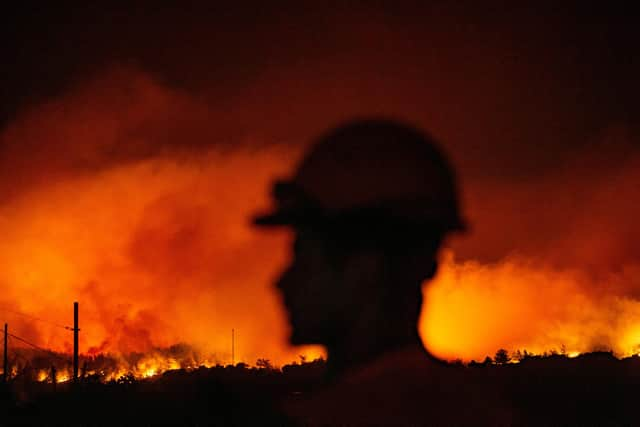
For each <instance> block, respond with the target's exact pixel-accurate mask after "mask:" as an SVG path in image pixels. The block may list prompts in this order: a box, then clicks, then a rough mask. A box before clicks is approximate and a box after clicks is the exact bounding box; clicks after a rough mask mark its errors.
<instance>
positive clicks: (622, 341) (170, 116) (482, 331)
mask: <svg viewBox="0 0 640 427" xmlns="http://www.w3.org/2000/svg"><path fill="white" fill-rule="evenodd" d="M114 87H115V88H116V89H113V88H114ZM214 117H215V115H214V112H213V111H211V110H209V109H208V107H207V106H206V105H202V104H201V103H199V102H198V101H197V100H194V99H191V98H190V97H188V96H187V95H185V94H184V93H182V92H179V91H175V90H170V89H167V88H164V87H162V86H161V85H159V84H157V83H156V82H154V81H153V80H152V79H150V78H148V77H147V76H145V75H141V74H139V73H125V74H124V75H121V74H118V75H117V76H116V77H113V78H112V77H104V78H102V79H99V80H98V81H97V82H94V83H92V84H88V85H85V86H82V87H80V88H79V89H77V90H75V91H74V92H72V93H71V94H69V95H67V96H65V97H62V98H60V99H57V100H55V101H52V102H50V103H49V104H45V105H42V106H39V107H38V108H35V109H33V110H31V111H27V112H25V113H23V114H22V115H21V116H20V117H19V118H18V119H17V120H16V121H15V123H13V124H12V125H11V126H9V127H8V128H7V129H6V130H5V131H4V132H3V133H2V134H1V135H0V141H1V142H2V143H3V144H4V146H5V147H6V149H5V154H6V155H7V156H9V157H11V156H13V157H11V159H10V161H5V163H6V165H5V166H7V167H9V166H11V167H13V168H15V171H14V172H13V174H12V179H14V181H15V182H14V181H12V183H13V184H12V186H11V185H5V187H6V189H7V190H6V193H7V194H8V195H6V197H5V195H4V194H3V199H2V203H0V235H2V239H0V284H1V285H2V290H3V291H2V294H0V306H2V307H5V308H10V309H12V310H16V311H21V312H25V313H30V314H32V315H35V316H38V317H40V318H43V319H47V320H50V321H53V322H55V323H57V324H59V325H63V326H70V325H71V323H72V320H73V315H72V303H73V301H79V303H80V328H81V332H80V346H81V352H82V353H83V354H87V355H96V354H100V353H109V354H114V355H122V354H126V353H130V352H141V353H143V354H144V357H143V358H142V359H140V361H138V362H137V363H136V364H134V365H133V366H127V367H126V369H124V368H123V369H120V370H118V369H116V370H115V371H112V372H109V373H105V374H108V375H107V376H108V378H118V377H120V376H121V375H123V374H126V373H127V372H129V370H130V371H132V372H133V373H134V374H135V375H136V376H140V377H150V376H153V375H156V374H158V373H160V372H163V371H165V370H168V369H177V368H181V367H182V368H195V367H197V366H200V365H203V366H214V365H216V364H222V365H226V364H228V363H230V362H231V329H232V328H233V329H235V331H236V347H235V360H236V362H238V361H243V362H247V363H250V364H251V363H253V362H255V360H256V359H258V358H268V359H270V360H271V361H272V362H274V363H275V364H276V365H282V364H284V363H288V362H291V361H294V360H297V359H298V355H300V354H304V355H306V356H307V359H308V360H313V359H315V358H317V357H319V356H322V355H324V352H323V349H321V348H318V347H308V348H291V347H289V346H288V345H287V344H286V338H287V335H288V331H287V325H286V320H285V318H284V316H283V313H282V309H281V307H280V302H279V300H278V296H277V294H276V293H275V291H274V290H273V288H272V285H271V283H272V282H273V279H274V277H275V275H276V274H277V273H278V271H279V269H281V268H282V267H283V266H284V265H285V263H286V260H287V256H288V244H289V238H290V236H288V235H286V234H283V233H280V232H277V233H269V232H267V233H265V232H256V231H254V230H252V229H251V227H250V226H249V223H248V220H249V217H250V216H251V215H252V214H253V213H255V212H256V211H258V210H260V208H261V207H265V206H266V205H267V203H268V199H267V197H268V193H267V189H268V187H269V183H270V182H271V180H272V179H273V178H274V177H276V176H282V175H284V174H286V173H287V172H288V171H290V170H291V167H292V165H293V164H294V163H295V161H296V159H297V158H298V157H299V155H300V152H301V150H302V148H303V147H299V148H295V149H294V148H291V147H290V146H284V145H282V146H278V145H264V146H263V142H264V141H261V140H260V138H259V137H258V136H255V137H251V136H246V138H248V139H251V141H248V143H247V144H246V145H242V144H240V145H239V146H238V147H237V148H234V149H233V150H231V149H229V148H228V147H227V146H225V145H224V141H222V142H220V143H217V142H215V141H214V142H213V143H211V141H205V142H206V144H205V143H203V144H199V143H198V141H192V140H194V139H195V140H198V139H199V138H204V139H210V138H214V137H215V120H213V118H214ZM205 125H206V126H207V127H211V128H213V129H214V130H213V131H212V130H206V129H202V128H200V127H201V126H205ZM199 126H200V127H199ZM167 135H169V136H167ZM169 137H173V138H178V139H180V138H182V137H184V138H185V139H189V143H185V144H186V145H187V148H185V149H175V148H170V147H171V146H170V145H166V146H163V145H162V143H163V142H162V141H163V138H169ZM252 138H254V139H255V140H253V139H252ZM41 140H50V141H51V143H50V144H49V147H50V148H49V150H50V152H40V151H38V150H36V149H34V148H33V147H38V145H37V144H38V143H39V141H41ZM189 144H191V145H189ZM0 146H2V144H0ZM25 147H26V148H25ZM51 147H53V148H51ZM256 147H258V148H256ZM7 153H8V154H7ZM113 153H117V154H113ZM29 156H30V157H29ZM7 167H5V169H7ZM5 187H3V188H5ZM604 200H605V201H606V199H604ZM598 215H604V214H603V213H602V212H600V213H599V214H598ZM469 216H470V217H471V218H472V219H473V218H474V212H470V215H469ZM499 220H500V218H494V219H492V221H495V222H496V223H497V221H499ZM492 224H493V223H492ZM580 225H581V227H584V228H588V227H589V226H590V224H588V223H585V224H580ZM593 229H594V230H595V231H598V232H599V233H600V234H599V235H602V236H604V235H605V234H606V232H607V230H604V231H603V230H600V229H598V228H597V227H596V226H593ZM593 236H595V234H591V235H590V238H592V239H594V238H595V237H593ZM602 241H604V242H605V243H607V244H609V246H613V244H611V241H610V240H604V239H601V240H599V241H598V242H602ZM597 244H599V243H597V242H596V243H590V244H588V245H587V244H584V245H582V244H578V243H575V245H577V249H576V250H575V251H573V252H571V251H570V247H569V246H568V244H567V243H565V242H563V244H562V245H558V249H557V250H558V252H559V253H560V255H563V254H566V257H570V255H573V256H577V257H578V259H585V258H586V257H592V256H595V255H593V254H596V253H598V251H597V250H596V249H597ZM594 248H595V249H594ZM576 254H577V255H576ZM555 255H557V254H555ZM639 273H640V268H638V267H637V266H634V265H628V266H625V268H624V269H622V270H620V271H617V272H616V273H610V274H609V273H607V274H604V275H600V276H598V277H597V278H594V277H591V276H589V275H588V274H586V273H581V272H580V270H579V269H576V268H570V267H566V266H562V267H559V266H557V265H556V264H553V263H549V262H546V261H545V258H544V257H541V256H534V255H530V254H527V255H521V256H513V257H504V258H502V259H500V260H498V261H496V262H495V263H481V262H477V261H469V260H465V261H458V260H456V258H455V256H454V254H453V252H451V251H449V252H445V253H444V254H443V261H442V265H441V269H440V273H439V274H438V276H437V278H436V280H435V281H434V283H431V284H429V285H428V287H426V288H425V308H424V310H423V313H422V318H421V322H420V330H421V334H422V337H423V339H424V340H425V342H426V344H427V347H428V348H429V349H430V350H432V351H433V352H434V353H435V354H437V355H438V356H440V357H444V358H457V357H460V358H463V359H471V358H475V359H482V358H484V356H486V355H493V354H494V353H495V351H496V350H497V349H498V348H501V347H503V348H506V349H508V350H509V351H512V350H516V349H527V350H528V351H530V352H543V351H546V350H552V349H555V350H559V349H560V347H561V346H564V347H565V348H566V351H567V353H568V354H569V355H575V354H577V353H579V352H585V351H590V350H593V349H599V348H611V349H613V350H614V351H615V352H616V353H617V354H618V355H628V354H633V353H637V352H638V350H639V347H638V346H639V345H640V303H639V302H638V301H636V300H635V299H633V298H632V297H630V296H625V294H624V292H611V293H609V292H607V291H606V290H603V289H607V290H610V289H617V290H620V289H623V290H624V289H632V288H633V287H634V286H636V284H638V279H637V278H638V277H640V274H639ZM639 288H640V286H639ZM2 315H3V316H5V315H6V316H7V317H6V321H8V322H9V324H10V327H11V331H12V333H14V334H16V335H18V336H21V337H23V338H26V339H28V340H31V341H32V342H35V343H37V344H38V345H40V346H43V347H47V348H50V349H53V350H55V351H58V352H64V353H67V354H68V353H70V352H71V349H72V334H71V332H70V331H68V330H64V329H62V328H59V327H56V326H54V325H51V324H46V323H44V324H43V323H38V322H33V321H31V320H29V319H25V318H21V317H18V316H13V315H12V314H10V313H4V312H2ZM177 343H187V344H189V345H190V346H192V347H193V348H195V349H196V350H197V351H198V352H200V354H201V357H200V358H199V359H198V360H196V361H194V362H193V363H190V364H188V365H187V366H184V365H181V364H180V363H179V362H178V361H177V360H175V359H171V358H167V357H164V356H162V355H158V354H156V353H154V351H155V350H156V349H157V348H163V347H168V346H171V345H174V344H177ZM124 365H125V364H123V366H124ZM47 375H48V373H46V372H40V373H39V374H38V378H40V379H41V380H45V379H46V378H47ZM65 378H66V379H68V378H69V373H68V372H66V371H65V372H62V371H61V372H59V374H58V381H61V382H62V381H64V379H65Z"/></svg>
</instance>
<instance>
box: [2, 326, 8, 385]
mask: <svg viewBox="0 0 640 427" xmlns="http://www.w3.org/2000/svg"><path fill="white" fill-rule="evenodd" d="M8 329H9V326H8V325H7V324H6V323H5V324H4V359H3V363H2V368H3V371H2V379H3V381H4V382H5V383H6V382H7V380H8V379H9V358H8V357H7V354H8V349H7V336H8V335H9V332H8V331H7V330H8Z"/></svg>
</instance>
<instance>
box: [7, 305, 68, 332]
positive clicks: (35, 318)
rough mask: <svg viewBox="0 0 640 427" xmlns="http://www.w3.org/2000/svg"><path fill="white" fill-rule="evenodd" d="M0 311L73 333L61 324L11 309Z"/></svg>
mask: <svg viewBox="0 0 640 427" xmlns="http://www.w3.org/2000/svg"><path fill="white" fill-rule="evenodd" d="M0 310H2V311H5V312H8V313H13V314H17V315H18V316H23V317H27V318H29V319H32V320H37V321H38V322H44V323H48V324H50V325H53V326H56V327H58V328H62V329H66V330H68V331H73V328H72V327H70V326H64V325H61V324H59V323H56V322H52V321H50V320H46V319H42V318H40V317H36V316H33V315H31V314H27V313H22V312H20V311H16V310H12V309H10V308H6V307H0Z"/></svg>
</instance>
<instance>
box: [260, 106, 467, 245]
mask: <svg viewBox="0 0 640 427" xmlns="http://www.w3.org/2000/svg"><path fill="white" fill-rule="evenodd" d="M273 197H274V199H275V205H276V206H275V210H274V211H273V212H271V213H268V214H265V215H260V216H258V217H256V218H255V219H254V223H255V224H257V225H261V226H274V225H291V226H299V225H303V224H312V223H315V224H328V223H332V222H335V221H341V222H344V221H346V222H349V223H354V224H355V223H359V224H362V223H363V221H364V222H366V223H369V224H370V223H372V222H373V223H374V225H375V224H379V225H380V226H382V225H385V224H386V225H388V224H391V223H393V224H397V223H403V224H412V225H423V226H428V227H429V228H432V229H434V228H435V229H437V230H440V231H442V232H443V233H444V232H448V231H454V230H463V229H464V228H465V225H464V221H463V220H462V219H461V217H460V212H459V203H458V193H457V188H456V182H455V176H454V173H453V170H452V169H451V167H450V166H449V163H448V161H447V160H446V158H445V156H444V155H443V153H442V152H441V151H440V150H439V148H438V147H437V146H436V144H435V142H434V141H433V140H432V139H431V137H430V136H428V135H425V134H423V133H421V132H420V131H418V130H416V129H415V128H413V127H411V126H408V125H406V124H402V123H399V122H396V121H393V120H387V119H364V120H355V121H351V122H348V123H346V124H343V125H341V126H338V127H337V128H334V129H332V130H330V131H329V132H327V133H326V134H324V135H322V136H321V137H320V138H319V139H318V140H317V141H316V143H315V144H314V145H313V147H312V148H311V150H310V151H309V152H308V154H307V155H306V157H304V159H303V160H302V162H301V164H300V165H299V167H298V169H297V171H296V172H295V175H294V176H293V177H292V178H291V179H288V180H279V181H276V182H275V184H274V186H273Z"/></svg>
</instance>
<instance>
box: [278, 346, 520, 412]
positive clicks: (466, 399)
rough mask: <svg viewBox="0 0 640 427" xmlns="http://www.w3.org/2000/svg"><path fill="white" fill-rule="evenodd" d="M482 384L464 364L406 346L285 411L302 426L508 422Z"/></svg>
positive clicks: (493, 396) (491, 394) (497, 400)
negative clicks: (441, 358)
mask: <svg viewBox="0 0 640 427" xmlns="http://www.w3.org/2000/svg"><path fill="white" fill-rule="evenodd" d="M486 386H487V385H483V384H481V383H480V382H479V381H477V379H474V377H473V376H472V375H470V374H469V373H468V371H467V370H465V369H464V368H462V367H456V366H451V365H447V364H445V363H443V362H441V361H438V360H436V359H434V358H431V357H429V356H428V355H427V354H426V353H425V351H424V350H423V349H420V348H413V347H410V348H403V349H400V350H397V351H394V352H390V353H388V354H385V355H382V356H381V357H379V358H377V359H376V360H374V361H372V362H370V363H368V364H366V365H364V366H361V367H359V368H358V369H356V370H354V371H352V372H348V373H347V374H345V375H344V376H343V377H342V378H341V379H340V380H339V381H336V382H334V383H332V384H331V385H329V386H327V387H325V388H324V389H322V390H319V391H318V392H316V393H313V394H312V395H310V396H306V397H304V398H302V399H300V400H298V401H297V402H295V404H294V405H290V406H289V410H290V411H291V415H293V416H294V418H296V419H298V420H299V421H302V423H303V424H307V425H314V424H326V425H332V424H343V425H361V424H365V425H366V424H371V425H376V424H388V425H422V424H425V423H426V424H429V425H452V424H453V425H503V424H504V425H506V424H508V420H509V417H508V411H506V410H505V405H503V404H502V403H501V402H500V400H499V399H498V398H497V393H495V391H494V390H492V389H491V388H490V387H486ZM483 387H485V388H487V389H484V388H483Z"/></svg>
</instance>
